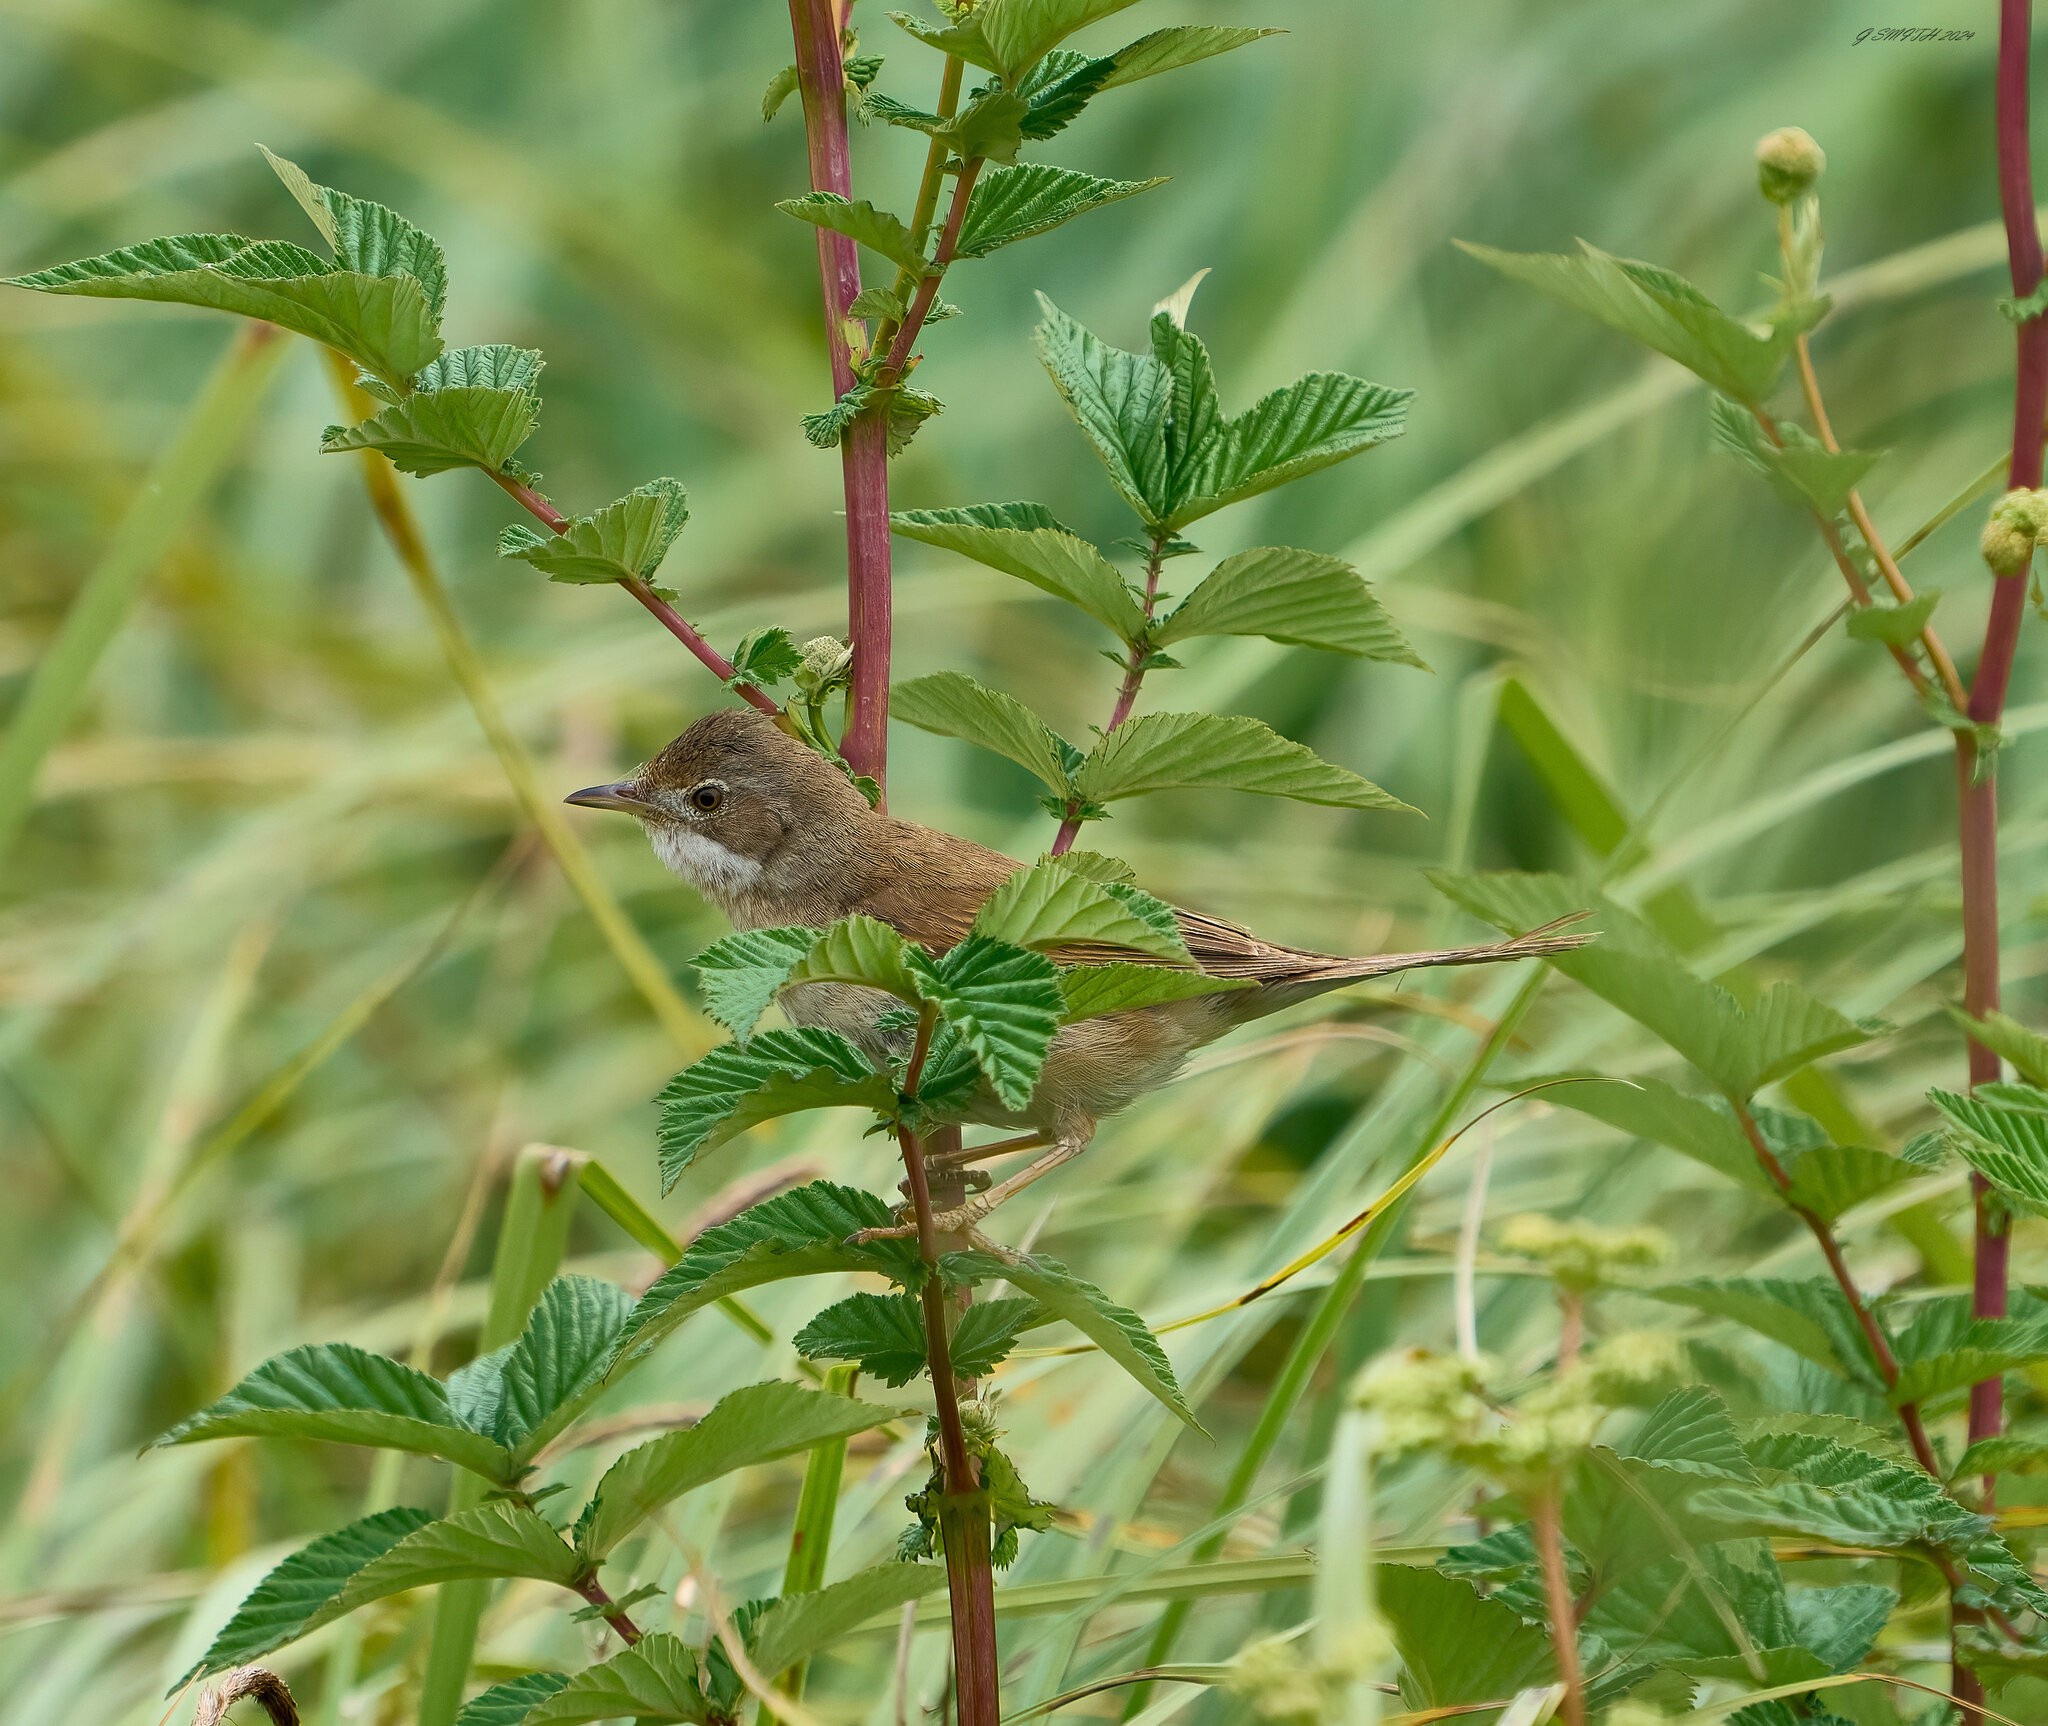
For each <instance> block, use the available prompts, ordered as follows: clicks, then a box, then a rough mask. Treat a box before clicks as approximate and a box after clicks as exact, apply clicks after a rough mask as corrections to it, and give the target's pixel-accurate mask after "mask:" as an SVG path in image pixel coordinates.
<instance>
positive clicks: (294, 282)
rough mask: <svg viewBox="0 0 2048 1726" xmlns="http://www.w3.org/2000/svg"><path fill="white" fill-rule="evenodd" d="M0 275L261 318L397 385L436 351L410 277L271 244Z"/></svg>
mask: <svg viewBox="0 0 2048 1726" xmlns="http://www.w3.org/2000/svg"><path fill="white" fill-rule="evenodd" d="M0 281H4V285H6V286H10V287H17V288H30V289H33V290H34V291H36V292H37V293H45V294H84V295H88V296H91V297H94V298H98V299H110V300H164V301H169V302H172V303H174V304H177V305H187V306H204V307H207V308H209V309H211V310H214V311H222V312H235V313H239V314H240V315H241V316H243V317H250V318H261V319H262V320H263V321H264V322H266V323H272V324H276V325H277V326H278V327H279V328H281V329H287V330H292V331H294V332H296V333H297V334H299V335H302V336H310V337H311V338H312V339H313V340H314V341H316V342H324V343H325V344H326V345H327V346H328V347H331V348H333V349H334V350H335V351H336V352H338V353H342V354H345V355H347V356H348V357H349V358H350V359H352V360H354V361H355V362H356V364H357V365H359V366H361V367H362V368H363V370H365V371H366V372H370V373H372V374H373V375H374V376H376V377H378V378H380V379H382V380H383V381H384V382H385V383H386V384H387V385H388V386H390V387H391V388H392V389H395V390H399V391H403V390H404V389H406V388H407V387H408V386H409V384H410V381H411V379H412V376H413V374H414V373H415V372H417V371H418V370H419V369H420V368H421V367H422V366H424V365H426V364H427V362H428V361H429V360H431V359H433V357H434V356H435V355H436V354H438V353H439V352H440V351H441V337H440V334H439V331H438V327H437V326H438V322H439V320H438V318H437V317H436V315H435V313H434V310H433V308H432V305H431V303H430V301H429V298H428V293H427V290H426V288H425V287H423V286H422V285H421V283H420V282H418V281H417V280H415V279H414V278H413V277H411V276H409V275H392V276H372V275H365V274H362V273H360V272H358V271H355V270H346V269H337V268H335V267H334V266H332V265H330V264H328V263H326V262H325V261H324V260H322V259H321V258H319V257H318V256H316V255H315V254H314V253H312V252H309V251H307V250H306V249H305V247H303V246H294V245H290V244H287V243H285V242H283V241H278V240H248V239H244V238H243V237H242V236H241V235H239V234H173V235H169V236H166V237H165V238H163V239H160V240H146V241H144V242H143V243H142V244H141V245H139V246H124V247H122V248H120V249H119V250H118V251H113V252H106V253H103V254H102V255H100V256H99V257H94V258H81V259H79V260H78V261H77V262H75V263H69V264H59V265H57V266H56V267H55V268H53V269H47V270H36V271H33V272H31V273H29V274H27V275H22V276H9V277H6V278H0Z"/></svg>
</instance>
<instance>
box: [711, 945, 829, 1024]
mask: <svg viewBox="0 0 2048 1726" xmlns="http://www.w3.org/2000/svg"><path fill="white" fill-rule="evenodd" d="M817 941H818V931H817V930H816V929H805V928H802V927H799V926H796V925H791V926H789V927H785V928H778V929H736V930H734V931H733V933H732V934H730V935H722V936H720V937H719V938H718V939H717V940H716V941H714V942H712V943H711V945H710V946H708V947H706V948H705V949H704V951H703V952H701V953H699V954H698V955H697V987H698V989H699V990H700V991H701V993H702V994H703V997H704V1011H705V1012H707V1013H709V1014H710V1015H711V1017H712V1018H714V1019H716V1020H717V1021H718V1022H719V1024H721V1025H723V1026H724V1027H725V1028H726V1029H727V1030H728V1031H730V1032H732V1034H733V1035H734V1036H735V1037H737V1038H739V1040H740V1041H741V1042H742V1043H745V1041H746V1040H747V1038H748V1037H749V1036H751V1035H752V1034H753V1030H754V1027H755V1025H757V1024H758V1023H759V1022H760V1019H761V1015H762V1014H763V1013H765V1012H767V1011H768V1004H769V1003H770V1002H771V1001H773V1000H774V999H775V996H776V992H777V991H778V990H779V989H781V987H782V985H783V984H784V983H785V982H786V981H788V978H789V973H790V971H791V970H792V969H793V968H794V967H795V965H796V963H797V961H798V960H800V959H801V958H803V956H804V955H805V954H806V953H808V952H809V951H810V950H811V949H812V948H813V947H814V946H816V945H817Z"/></svg>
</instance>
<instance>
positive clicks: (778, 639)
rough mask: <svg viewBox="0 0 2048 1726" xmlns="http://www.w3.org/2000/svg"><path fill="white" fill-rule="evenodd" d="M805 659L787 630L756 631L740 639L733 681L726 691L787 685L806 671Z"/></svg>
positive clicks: (729, 682) (734, 661)
mask: <svg viewBox="0 0 2048 1726" xmlns="http://www.w3.org/2000/svg"><path fill="white" fill-rule="evenodd" d="M803 663H804V656H803V655H802V654H801V653H799V652H798V651H797V647H796V643H795V642H793V641H791V640H790V638H789V631H788V630H786V629H754V630H749V631H748V632H747V633H746V634H745V635H743V636H741V637H740V644H739V646H737V647H736V648H734V649H733V650H732V672H733V674H732V677H731V679H730V680H729V681H728V685H727V687H731V686H732V685H733V684H739V683H752V684H755V685H758V686H759V687H760V688H762V689H772V688H773V687H774V686H775V685H776V684H778V683H786V682H788V681H789V679H791V678H793V677H794V676H796V674H797V673H798V672H799V671H801V670H802V669H803Z"/></svg>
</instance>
